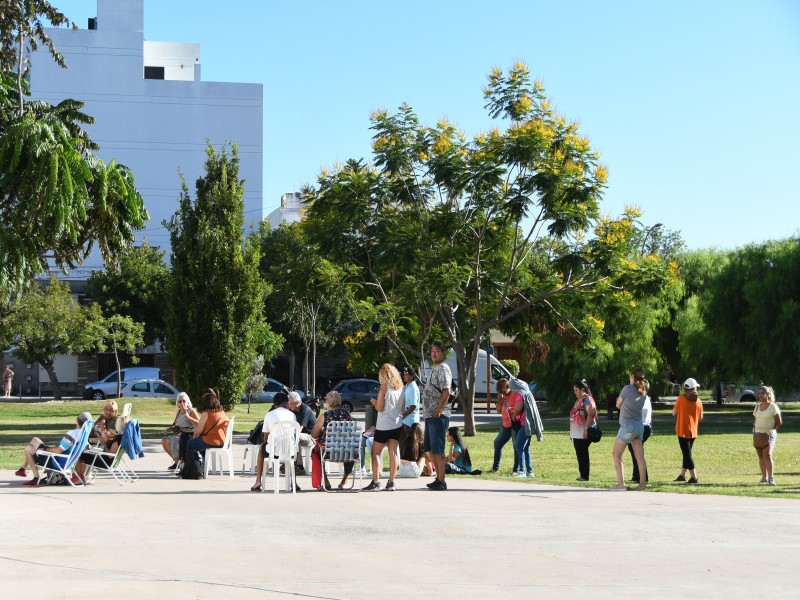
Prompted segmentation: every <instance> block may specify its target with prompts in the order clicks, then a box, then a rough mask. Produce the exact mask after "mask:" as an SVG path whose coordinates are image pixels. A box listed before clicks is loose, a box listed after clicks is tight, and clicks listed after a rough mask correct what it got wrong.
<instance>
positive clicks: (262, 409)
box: [0, 398, 800, 499]
mask: <svg viewBox="0 0 800 600" xmlns="http://www.w3.org/2000/svg"><path fill="white" fill-rule="evenodd" d="M133 402H134V408H133V415H134V417H136V418H137V419H139V421H140V424H141V426H142V436H143V437H144V438H145V439H158V438H159V437H160V436H161V434H162V432H163V430H164V428H165V427H166V426H167V425H169V424H171V423H172V420H173V418H174V416H175V405H174V403H173V402H172V401H169V400H164V399H156V398H136V399H133ZM103 404H105V402H104V401H69V402H59V401H54V402H43V403H15V402H3V403H0V431H1V432H2V433H0V468H3V469H10V470H14V469H16V468H17V467H19V465H20V464H21V462H22V448H23V447H24V445H25V444H26V443H27V442H28V441H29V440H30V438H31V437H33V436H39V437H41V438H42V439H43V440H44V441H46V442H48V443H55V442H56V441H57V440H58V439H60V437H61V436H62V435H63V434H64V432H65V431H67V430H68V429H69V428H71V425H72V423H74V418H75V416H76V415H77V414H79V413H80V412H82V411H84V410H88V411H89V412H91V413H92V414H93V415H99V414H101V412H102V407H103ZM270 406H271V405H269V404H256V405H254V406H253V407H252V409H251V412H250V413H249V414H248V413H247V406H246V405H237V406H236V408H235V409H234V411H232V413H233V414H235V415H236V424H235V430H234V433H235V435H237V436H242V435H246V434H247V433H249V431H250V430H251V429H252V428H253V427H254V426H255V424H256V423H257V422H258V421H260V420H261V419H262V418H263V417H264V414H265V413H266V411H267V410H268V409H269V408H270ZM779 406H780V408H781V410H782V411H783V416H784V424H783V427H782V428H781V429H780V431H779V434H778V442H777V446H776V448H775V451H774V458H775V480H776V483H777V485H776V486H775V487H769V486H764V485H759V484H758V480H759V479H760V476H761V475H760V472H759V469H758V459H757V457H756V454H755V450H753V448H752V433H751V432H752V422H753V418H752V411H753V408H754V405H753V404H738V405H725V406H718V405H716V404H705V405H704V409H705V417H704V419H703V421H702V422H701V424H700V430H699V437H698V439H697V442H696V443H695V447H694V457H695V462H696V463H697V472H698V479H699V483H698V484H697V485H689V484H685V483H677V482H674V481H673V480H674V479H675V477H676V475H677V474H678V472H679V470H680V466H681V454H680V450H679V448H678V443H677V439H676V437H675V434H674V419H673V418H672V416H671V414H670V409H669V408H667V409H656V410H655V411H654V415H653V425H654V431H655V435H654V436H653V437H651V438H650V439H649V440H648V441H647V443H646V444H645V454H646V456H647V461H648V471H649V474H650V483H649V485H648V490H650V491H657V492H676V493H691V494H722V495H731V496H753V497H772V498H795V499H800V404H798V403H785V404H784V403H781V404H779ZM543 418H544V427H545V432H544V441H543V442H542V443H537V442H536V441H535V438H534V440H533V441H532V442H531V456H532V459H533V467H534V471H535V473H536V479H534V480H517V481H523V482H526V483H531V484H535V483H536V482H540V483H547V484H551V485H569V486H576V487H587V488H610V487H612V486H613V485H615V484H616V478H615V475H614V466H613V463H612V459H611V448H612V446H613V440H614V438H615V436H616V433H617V428H618V425H617V422H616V421H613V420H607V419H606V418H605V415H601V418H600V421H599V423H600V426H601V428H602V429H603V439H602V441H601V442H600V443H599V444H592V446H591V449H590V453H591V464H592V468H591V478H590V481H589V482H578V481H576V480H575V479H576V477H577V476H578V466H577V460H576V459H575V451H574V449H573V446H572V442H571V440H570V439H569V433H568V431H569V421H568V419H567V417H566V416H560V415H553V414H544V415H543ZM498 428H499V422H498V423H497V424H490V425H480V426H479V427H478V434H477V435H476V436H475V437H469V438H466V440H465V441H466V443H467V444H468V446H469V450H470V455H471V457H472V462H473V465H474V468H476V469H481V470H482V471H483V475H480V476H478V477H479V478H484V479H488V480H499V479H509V478H510V477H511V466H512V460H513V450H512V447H511V442H509V443H508V444H507V445H506V446H505V448H504V449H503V459H502V462H501V466H500V472H499V473H496V474H492V473H489V472H488V471H489V469H490V468H491V466H492V457H493V454H494V445H493V442H494V438H495V436H496V434H497V431H498ZM239 444H241V441H240V442H239ZM623 461H624V463H625V472H626V479H628V480H629V479H630V474H631V461H630V456H629V455H628V454H626V455H625V456H624V458H623ZM385 462H387V463H388V458H386V459H385ZM448 477H452V478H453V479H457V478H458V477H466V476H448ZM629 485H630V486H631V487H633V484H630V483H629Z"/></svg>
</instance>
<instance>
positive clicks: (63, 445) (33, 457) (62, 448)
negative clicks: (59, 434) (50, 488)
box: [14, 412, 92, 487]
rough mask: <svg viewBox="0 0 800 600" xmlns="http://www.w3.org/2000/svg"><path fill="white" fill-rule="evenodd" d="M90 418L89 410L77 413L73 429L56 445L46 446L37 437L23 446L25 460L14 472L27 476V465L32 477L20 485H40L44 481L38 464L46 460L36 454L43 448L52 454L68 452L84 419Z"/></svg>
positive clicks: (76, 438)
mask: <svg viewBox="0 0 800 600" xmlns="http://www.w3.org/2000/svg"><path fill="white" fill-rule="evenodd" d="M91 418H92V415H91V413H89V412H82V413H81V414H79V415H78V418H77V419H76V420H75V426H76V427H75V429H72V430H71V431H68V432H67V433H66V434H64V437H63V438H62V440H61V441H60V442H58V444H57V445H56V446H52V447H48V446H47V444H45V443H44V442H43V441H42V440H40V439H39V438H38V437H35V438H33V439H32V440H31V441H30V443H29V444H28V445H27V446H25V450H24V452H25V460H24V461H23V462H22V466H21V467H20V468H19V469H17V471H16V472H15V473H14V474H15V475H16V476H17V477H27V475H28V474H27V472H26V471H25V467H27V466H29V467H30V468H31V471H33V479H31V480H30V481H26V482H25V483H23V484H22V485H24V486H27V487H37V486H40V485H42V483H43V482H44V477H43V478H42V479H39V468H38V467H39V466H44V464H45V462H46V461H47V457H46V456H43V455H41V456H40V455H39V454H37V452H38V451H39V450H44V451H45V452H52V453H53V454H68V453H69V451H70V450H72V447H73V446H74V445H75V444H76V443H77V441H78V438H79V437H80V435H81V427H83V424H84V423H85V422H86V421H90V420H91Z"/></svg>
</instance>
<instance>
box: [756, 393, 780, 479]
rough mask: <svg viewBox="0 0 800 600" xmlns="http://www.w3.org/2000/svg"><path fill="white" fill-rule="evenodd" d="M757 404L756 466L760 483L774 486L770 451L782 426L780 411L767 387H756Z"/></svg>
mask: <svg viewBox="0 0 800 600" xmlns="http://www.w3.org/2000/svg"><path fill="white" fill-rule="evenodd" d="M758 400H759V403H758V404H757V405H756V407H755V408H754V409H753V418H754V419H755V424H754V426H753V447H754V448H755V449H756V454H758V466H759V467H761V481H759V483H766V484H767V485H775V478H774V477H773V473H774V471H775V462H774V461H773V460H772V449H773V448H774V447H775V442H777V441H778V429H780V426H781V425H783V418H782V417H781V409H780V408H778V405H777V404H775V392H774V391H773V389H772V388H771V387H769V386H768V385H761V386H759V387H758Z"/></svg>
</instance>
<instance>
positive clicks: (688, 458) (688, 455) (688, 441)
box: [678, 437, 697, 471]
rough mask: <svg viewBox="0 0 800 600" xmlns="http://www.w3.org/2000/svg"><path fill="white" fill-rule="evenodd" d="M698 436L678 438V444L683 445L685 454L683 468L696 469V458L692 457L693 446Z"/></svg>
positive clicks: (682, 448) (682, 451)
mask: <svg viewBox="0 0 800 600" xmlns="http://www.w3.org/2000/svg"><path fill="white" fill-rule="evenodd" d="M696 439H697V438H682V437H679V438H678V445H679V446H680V447H681V454H683V466H682V467H681V468H683V469H689V470H690V471H693V470H694V458H692V446H693V445H694V441H695V440H696Z"/></svg>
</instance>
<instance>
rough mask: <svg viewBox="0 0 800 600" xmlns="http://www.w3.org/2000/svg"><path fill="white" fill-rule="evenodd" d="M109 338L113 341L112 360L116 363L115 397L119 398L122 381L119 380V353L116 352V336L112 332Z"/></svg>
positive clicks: (120, 375) (120, 370)
mask: <svg viewBox="0 0 800 600" xmlns="http://www.w3.org/2000/svg"><path fill="white" fill-rule="evenodd" d="M111 339H112V340H113V342H114V361H115V362H116V363H117V398H119V397H120V396H121V395H122V382H121V381H120V377H122V369H121V368H120V366H119V354H117V338H116V337H115V336H114V335H113V334H112V335H111Z"/></svg>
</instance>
